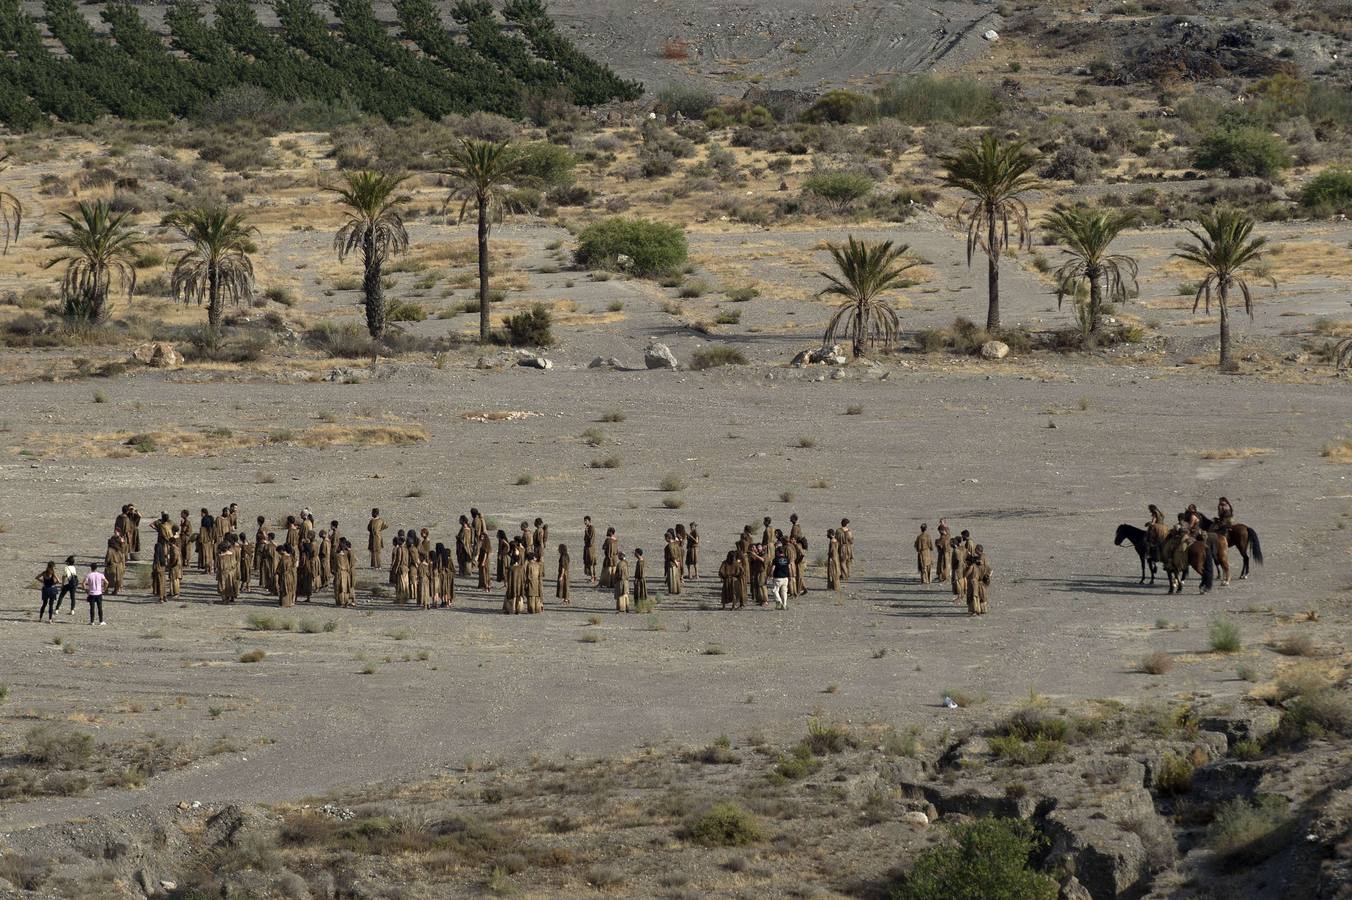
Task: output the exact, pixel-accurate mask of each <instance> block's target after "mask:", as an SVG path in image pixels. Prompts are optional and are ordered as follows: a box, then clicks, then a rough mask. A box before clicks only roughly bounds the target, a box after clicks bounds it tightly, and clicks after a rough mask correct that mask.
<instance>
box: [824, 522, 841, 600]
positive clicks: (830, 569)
mask: <svg viewBox="0 0 1352 900" xmlns="http://www.w3.org/2000/svg"><path fill="white" fill-rule="evenodd" d="M826 589H827V590H828V591H838V590H840V538H839V537H837V536H836V530H835V529H834V528H828V529H826Z"/></svg>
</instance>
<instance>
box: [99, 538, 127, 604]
mask: <svg viewBox="0 0 1352 900" xmlns="http://www.w3.org/2000/svg"><path fill="white" fill-rule="evenodd" d="M103 572H104V575H105V576H107V578H108V594H109V596H113V597H115V596H117V594H118V592H120V591H121V590H122V581H123V579H124V578H126V575H127V556H126V552H125V551H124V549H123V542H122V535H121V533H119V532H117V531H114V532H113V533H112V535H111V536H109V538H108V546H107V549H106V550H104V552H103Z"/></svg>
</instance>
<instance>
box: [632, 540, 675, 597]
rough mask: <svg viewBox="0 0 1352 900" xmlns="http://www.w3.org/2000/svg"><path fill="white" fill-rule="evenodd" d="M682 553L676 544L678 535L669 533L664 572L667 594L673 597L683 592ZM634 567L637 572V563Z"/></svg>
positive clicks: (663, 553)
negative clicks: (680, 557) (680, 556)
mask: <svg viewBox="0 0 1352 900" xmlns="http://www.w3.org/2000/svg"><path fill="white" fill-rule="evenodd" d="M680 552H681V549H680V545H679V544H678V543H676V535H675V534H674V533H673V532H670V531H668V532H667V534H666V544H665V545H664V546H663V548H662V571H663V573H664V574H665V575H666V580H667V593H668V594H670V595H671V596H673V597H674V596H676V595H677V594H679V593H680V592H681V562H680V559H679V555H680ZM634 567H635V569H636V570H637V568H638V563H637V562H635V563H634ZM645 596H646V595H645Z"/></svg>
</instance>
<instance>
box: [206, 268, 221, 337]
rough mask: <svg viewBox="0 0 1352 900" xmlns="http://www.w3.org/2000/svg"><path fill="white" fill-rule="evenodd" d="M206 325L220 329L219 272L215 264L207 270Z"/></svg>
mask: <svg viewBox="0 0 1352 900" xmlns="http://www.w3.org/2000/svg"><path fill="white" fill-rule="evenodd" d="M207 324H208V325H210V326H211V327H212V328H219V327H221V271H220V268H219V267H217V266H216V265H215V264H212V265H211V267H210V268H209V269H208V270H207Z"/></svg>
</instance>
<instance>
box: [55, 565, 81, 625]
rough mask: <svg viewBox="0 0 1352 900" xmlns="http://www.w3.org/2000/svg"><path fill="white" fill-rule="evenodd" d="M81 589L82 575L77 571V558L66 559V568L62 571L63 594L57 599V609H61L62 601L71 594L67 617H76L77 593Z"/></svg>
mask: <svg viewBox="0 0 1352 900" xmlns="http://www.w3.org/2000/svg"><path fill="white" fill-rule="evenodd" d="M79 587H80V573H79V572H76V571H75V557H73V556H67V557H66V567H65V568H64V569H63V570H62V571H61V593H60V594H58V595H57V598H56V608H57V609H58V610H60V609H61V601H62V600H64V599H66V595H67V594H70V612H68V613H67V615H71V616H73V615H75V591H76V589H77V588H79Z"/></svg>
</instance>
